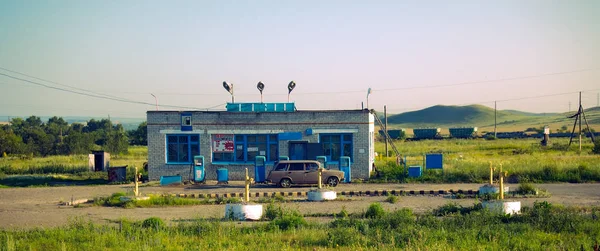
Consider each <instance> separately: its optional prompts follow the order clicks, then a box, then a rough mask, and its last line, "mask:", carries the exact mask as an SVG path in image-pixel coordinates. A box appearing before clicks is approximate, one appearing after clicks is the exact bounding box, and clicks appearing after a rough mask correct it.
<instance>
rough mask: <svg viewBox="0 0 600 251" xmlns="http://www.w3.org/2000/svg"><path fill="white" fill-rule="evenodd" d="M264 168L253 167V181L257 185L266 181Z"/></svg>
mask: <svg viewBox="0 0 600 251" xmlns="http://www.w3.org/2000/svg"><path fill="white" fill-rule="evenodd" d="M265 176H266V168H265V166H255V167H254V181H256V182H258V183H262V182H265V179H266V177H265Z"/></svg>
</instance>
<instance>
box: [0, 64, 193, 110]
mask: <svg viewBox="0 0 600 251" xmlns="http://www.w3.org/2000/svg"><path fill="white" fill-rule="evenodd" d="M0 75H2V76H5V77H9V78H12V79H15V80H19V81H24V82H27V83H31V84H34V85H39V86H42V87H45V88H49V89H54V90H58V91H63V92H70V93H74V94H79V95H83V96H88V97H93V98H99V99H107V100H113V101H119V102H124V103H131V104H140V105H150V106H154V104H152V103H147V102H142V101H135V100H127V99H123V98H119V97H108V96H101V95H97V94H89V93H84V92H80V91H74V90H68V89H64V88H60V87H56V86H51V85H47V84H43V83H38V82H35V81H31V80H27V79H23V78H19V77H15V76H12V75H8V74H4V73H0ZM161 106H163V107H171V108H184V109H195V110H204V109H201V108H197V107H187V106H176V105H161Z"/></svg>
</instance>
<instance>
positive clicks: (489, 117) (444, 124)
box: [388, 105, 600, 133]
mask: <svg viewBox="0 0 600 251" xmlns="http://www.w3.org/2000/svg"><path fill="white" fill-rule="evenodd" d="M575 113H576V112H575V111H573V112H567V113H529V112H522V111H516V110H500V111H498V114H497V116H498V118H497V128H498V131H524V130H525V129H527V128H530V127H536V128H540V127H543V126H545V125H548V126H550V128H551V130H552V131H557V130H558V129H561V128H571V127H572V126H573V122H574V119H571V118H568V117H569V116H571V115H573V114H575ZM585 116H586V118H587V121H588V123H589V124H590V126H591V127H592V128H596V130H600V129H599V128H600V107H593V108H588V109H586V110H585ZM388 123H389V124H390V127H391V128H419V127H439V128H442V133H444V129H445V130H447V128H450V127H460V126H475V127H478V128H479V131H480V132H481V131H491V130H494V109H492V108H489V107H486V106H481V105H469V106H443V105H437V106H432V107H429V108H426V109H423V110H419V111H413V112H406V113H401V114H395V115H391V116H388ZM561 130H564V129H561Z"/></svg>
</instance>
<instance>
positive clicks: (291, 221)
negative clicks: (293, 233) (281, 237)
mask: <svg viewBox="0 0 600 251" xmlns="http://www.w3.org/2000/svg"><path fill="white" fill-rule="evenodd" d="M271 225H272V226H276V227H277V228H279V229H280V230H283V231H286V230H290V229H298V228H300V227H302V226H305V225H306V220H304V217H302V215H301V214H300V213H299V212H296V211H294V212H284V213H283V215H282V216H281V217H278V218H276V219H274V220H273V221H271Z"/></svg>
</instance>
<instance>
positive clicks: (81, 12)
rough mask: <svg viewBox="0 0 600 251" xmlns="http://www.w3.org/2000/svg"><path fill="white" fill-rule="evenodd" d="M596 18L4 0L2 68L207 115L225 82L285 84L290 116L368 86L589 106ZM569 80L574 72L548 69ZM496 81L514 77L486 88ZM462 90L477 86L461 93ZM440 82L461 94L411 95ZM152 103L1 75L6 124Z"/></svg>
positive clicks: (405, 104) (0, 13) (349, 103)
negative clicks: (11, 119) (292, 106)
mask: <svg viewBox="0 0 600 251" xmlns="http://www.w3.org/2000/svg"><path fill="white" fill-rule="evenodd" d="M598 13H600V1H597V0H590V1H79V0H77V1H59V0H57V1H37V0H19V1H9V0H0V67H2V68H6V69H10V70H13V71H18V72H22V73H26V74H28V75H31V76H34V77H38V78H42V79H46V80H51V81H54V82H56V83H60V84H63V85H68V86H72V87H76V88H80V89H84V90H90V91H93V92H95V93H106V94H110V95H112V96H117V97H121V98H125V99H128V100H135V101H139V102H145V103H150V104H154V102H155V100H154V98H153V97H152V96H151V95H150V94H149V93H153V94H155V95H156V96H157V97H158V103H159V105H175V106H184V107H195V108H200V109H205V108H209V107H217V108H221V109H223V108H224V103H225V102H227V101H230V100H231V98H230V96H229V94H228V93H227V92H226V91H225V90H224V89H223V88H222V86H221V83H222V82H223V81H225V80H226V81H228V82H231V83H233V84H234V86H235V87H234V88H235V92H236V93H235V94H236V101H239V102H258V101H260V96H259V92H258V90H256V83H257V82H258V81H262V82H264V83H265V86H266V87H265V90H264V101H265V102H285V101H286V100H287V95H286V94H287V89H286V86H287V83H288V82H289V81H290V80H294V81H295V82H296V83H297V87H296V90H294V91H293V92H292V96H291V100H292V101H294V102H295V103H296V105H297V107H298V109H356V108H360V107H361V102H365V105H366V92H367V89H368V88H369V87H371V88H372V89H373V93H372V94H371V96H370V98H369V106H370V107H371V108H375V109H378V110H382V109H383V105H387V106H388V111H390V112H392V113H398V112H403V111H408V110H415V109H421V108H425V107H428V106H432V105H436V104H443V105H465V104H472V103H480V104H483V105H487V106H492V107H493V102H491V103H490V101H494V100H508V99H519V98H523V97H533V96H545V95H551V94H556V93H571V92H577V91H580V90H593V91H588V92H584V94H583V102H584V106H587V107H591V106H595V105H596V102H597V93H598V92H600V81H599V80H600V49H599V48H598V45H599V44H600V15H598ZM586 69H587V70H586ZM580 70H584V71H580ZM573 71H576V72H573ZM564 72H572V73H569V74H556V75H547V74H550V73H564ZM0 73H2V74H9V75H11V76H16V77H22V78H26V79H29V80H32V81H35V82H39V83H43V82H42V81H40V80H36V79H31V78H27V77H23V76H20V75H18V74H16V73H11V72H7V71H5V70H1V69H0ZM539 75H545V76H540V77H531V78H521V79H514V78H520V77H527V76H539ZM498 79H513V80H506V81H496V82H482V81H490V80H498ZM464 82H479V83H476V84H468V85H455V84H459V83H464ZM46 84H48V85H52V86H58V85H56V84H52V83H46ZM439 85H455V86H447V87H437V88H420V87H426V86H439ZM59 87H64V86H59ZM72 87H66V88H67V89H71V90H76V89H75V88H72ZM412 87H417V88H413V89H410V88H412ZM78 91H81V90H78ZM577 96H578V95H577V94H568V95H559V96H553V97H546V98H532V99H523V100H514V101H504V102H499V103H498V108H499V109H518V110H523V111H531V112H566V111H568V109H569V106H568V104H569V102H572V103H573V105H572V106H573V107H572V109H573V110H574V109H576V108H575V103H576V102H577ZM484 102H487V103H484ZM154 109H155V107H154V106H153V105H143V104H128V103H122V102H116V101H110V100H103V99H98V98H93V97H86V96H81V95H76V94H72V93H66V92H61V91H58V90H53V89H48V88H43V87H40V86H36V85H33V84H31V83H26V82H22V81H18V80H15V79H12V78H9V77H6V76H2V75H0V115H12V116H15V115H19V116H26V115H38V116H40V115H58V116H71V115H83V116H106V115H109V114H110V116H115V117H145V112H146V111H147V110H154ZM160 109H167V110H180V109H177V108H167V107H161V108H160Z"/></svg>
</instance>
